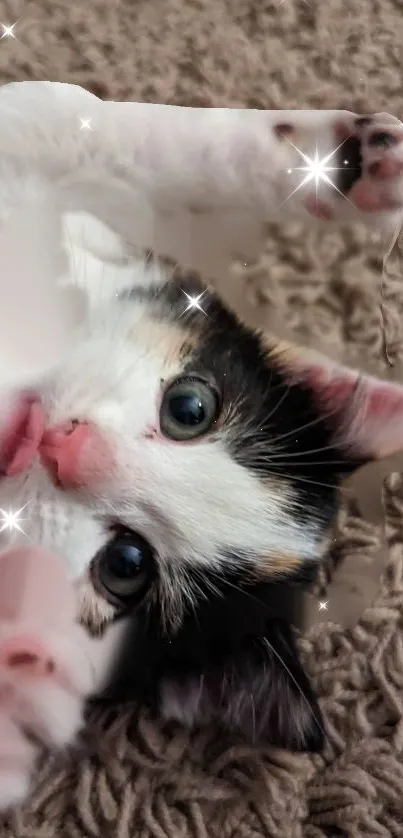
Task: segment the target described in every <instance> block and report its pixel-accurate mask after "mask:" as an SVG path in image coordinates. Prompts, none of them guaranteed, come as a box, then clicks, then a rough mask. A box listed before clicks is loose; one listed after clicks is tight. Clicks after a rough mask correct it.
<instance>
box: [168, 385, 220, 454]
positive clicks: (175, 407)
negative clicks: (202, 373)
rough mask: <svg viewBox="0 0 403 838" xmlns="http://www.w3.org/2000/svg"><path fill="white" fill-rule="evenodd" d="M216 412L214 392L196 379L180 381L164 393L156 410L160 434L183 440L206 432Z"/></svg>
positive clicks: (213, 420)
mask: <svg viewBox="0 0 403 838" xmlns="http://www.w3.org/2000/svg"><path fill="white" fill-rule="evenodd" d="M218 413H219V401H218V397H217V393H216V392H215V390H213V388H212V387H210V386H209V385H208V384H206V382H205V381H201V379H199V378H181V379H179V380H177V381H175V382H174V384H171V386H170V387H168V389H167V390H166V391H165V393H164V397H163V400H162V404H161V411H160V426H161V431H162V433H163V434H164V435H165V436H167V437H169V438H170V439H175V440H177V441H179V442H180V441H186V440H188V439H196V438H197V437H199V436H202V435H203V434H205V433H207V431H209V430H210V428H211V427H212V425H214V422H216V420H217V417H218Z"/></svg>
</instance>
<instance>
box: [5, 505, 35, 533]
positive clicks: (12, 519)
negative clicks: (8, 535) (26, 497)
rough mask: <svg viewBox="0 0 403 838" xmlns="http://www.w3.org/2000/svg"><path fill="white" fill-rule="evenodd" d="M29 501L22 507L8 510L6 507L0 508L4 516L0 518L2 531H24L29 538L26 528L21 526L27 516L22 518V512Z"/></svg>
mask: <svg viewBox="0 0 403 838" xmlns="http://www.w3.org/2000/svg"><path fill="white" fill-rule="evenodd" d="M28 503H29V501H28ZM28 503H26V504H25V505H24V506H22V507H21V509H17V510H12V509H9V510H8V512H7V511H6V510H5V509H0V515H2V518H3V520H1V519H0V533H1V532H4V530H9V531H10V532H13V531H14V530H17V531H18V532H22V533H23V535H25V536H26V538H28V536H27V534H26V532H24V529H23V527H22V526H21V524H22V523H23V521H25V520H26V519H25V518H21V513H22V512H23V511H24V509H25V508H26V507H27V506H28Z"/></svg>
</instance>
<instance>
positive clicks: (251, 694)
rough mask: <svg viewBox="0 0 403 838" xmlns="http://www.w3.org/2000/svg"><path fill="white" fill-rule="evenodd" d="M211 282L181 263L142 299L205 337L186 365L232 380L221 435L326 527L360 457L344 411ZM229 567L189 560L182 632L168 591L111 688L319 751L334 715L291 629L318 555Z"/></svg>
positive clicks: (136, 627)
mask: <svg viewBox="0 0 403 838" xmlns="http://www.w3.org/2000/svg"><path fill="white" fill-rule="evenodd" d="M204 291H206V287H205V286H204V285H203V284H202V283H201V282H200V280H199V278H198V277H197V276H195V275H191V274H185V275H181V274H180V272H179V271H176V272H174V278H173V279H172V280H170V281H169V282H168V283H167V284H165V285H162V286H158V287H156V288H151V289H150V288H149V289H134V290H133V293H132V298H133V300H138V299H140V298H141V299H147V300H148V301H149V302H150V312H151V314H152V315H153V316H155V317H156V318H158V319H162V320H166V319H167V318H168V319H170V320H172V321H173V322H175V323H176V324H177V326H178V327H179V328H180V327H181V326H183V327H184V330H187V331H188V332H189V331H190V332H192V333H194V334H195V335H196V336H197V340H196V341H195V346H196V348H194V349H192V351H191V353H190V354H189V355H188V357H187V358H186V359H185V362H184V363H185V368H184V373H186V372H187V373H189V374H196V375H201V376H203V377H205V378H207V379H213V380H214V382H215V383H216V385H217V387H218V388H219V390H220V393H221V395H222V402H223V416H224V419H223V421H222V422H220V421H219V422H218V424H217V429H216V430H215V431H214V432H213V434H216V435H217V436H220V438H221V439H222V440H223V442H224V444H225V445H226V446H227V448H228V451H229V452H230V454H231V456H232V457H233V458H234V459H236V460H237V461H238V463H240V464H241V465H242V466H244V467H245V468H246V469H248V471H250V472H252V473H254V474H255V475H256V479H257V480H261V481H263V482H265V481H267V482H268V483H269V482H270V481H273V480H274V479H278V478H280V479H281V481H282V482H284V481H285V482H288V484H289V486H290V487H292V490H293V492H292V496H293V497H294V498H295V511H294V515H295V518H296V519H299V520H300V522H302V523H305V522H309V520H310V519H311V518H312V517H313V518H314V519H315V521H316V522H318V521H321V522H322V524H323V532H324V534H325V531H326V530H327V529H328V528H329V526H330V525H331V523H332V521H333V518H334V516H335V513H336V510H337V495H338V487H339V483H340V479H341V478H342V477H343V476H344V475H346V474H347V473H349V472H350V471H352V470H353V469H354V468H355V467H357V465H358V464H359V463H358V462H352V461H351V460H350V459H349V458H348V456H347V455H346V454H345V453H344V452H343V451H342V450H340V449H339V448H337V447H336V445H335V444H334V442H333V438H334V431H335V418H334V417H332V416H329V417H325V416H323V415H321V414H320V413H319V412H318V408H317V405H316V402H315V399H314V394H313V393H312V392H311V390H310V388H309V386H308V385H305V384H304V382H301V381H300V382H298V383H292V382H290V376H289V375H287V371H286V370H283V369H281V367H280V366H279V362H278V360H277V358H276V357H275V355H273V357H270V354H269V353H268V350H267V348H266V347H264V345H263V343H262V342H261V340H260V338H259V336H258V335H257V334H255V333H254V332H253V331H252V330H250V329H248V328H247V327H245V326H244V325H242V323H241V322H240V321H239V320H238V318H237V317H236V315H235V314H233V313H232V312H230V311H229V310H228V309H227V308H226V307H225V306H224V305H223V304H222V303H221V301H220V299H219V298H218V297H217V296H216V295H215V294H214V293H213V292H210V291H206V293H204V294H203V292H204ZM200 294H203V297H202V298H201V299H200V304H201V305H202V308H203V311H199V310H198V309H196V308H192V309H190V310H187V311H186V309H187V306H188V304H189V298H188V296H186V295H189V296H191V297H193V296H194V297H197V296H198V295H200ZM251 527H253V521H251ZM230 552H231V551H230ZM224 553H225V550H224V548H223V549H222V555H224ZM319 558H320V557H319V556H318V560H319ZM257 560H258V557H257ZM221 567H222V568H225V567H227V568H232V569H233V568H234V567H237V568H238V570H237V571H234V570H232V571H229V570H226V571H224V569H223V570H222V574H223V575H222V576H221V577H220V578H218V579H217V575H214V578H213V577H212V578H211V579H209V576H208V573H206V572H205V570H203V576H201V571H200V568H199V569H197V570H196V569H195V570H194V571H192V569H191V568H187V573H188V574H189V575H190V576H191V574H192V572H193V573H194V574H195V581H196V582H197V591H198V598H197V601H196V603H194V604H193V607H192V609H189V610H188V611H187V612H186V613H185V614H184V617H183V620H182V622H181V625H180V626H179V628H177V629H176V630H175V631H171V633H169V632H168V633H167V632H166V631H164V629H163V626H162V621H161V606H160V604H159V602H158V597H157V600H156V599H155V598H154V599H151V600H150V601H149V603H148V605H146V603H143V605H141V606H140V607H139V609H138V610H137V612H136V614H135V615H133V620H132V621H131V622H130V631H129V633H128V638H127V643H126V644H125V648H124V649H123V651H122V657H121V659H120V660H119V661H118V662H117V666H116V671H115V674H114V676H113V678H112V679H111V684H110V688H109V690H108V691H107V692H106V693H105V696H104V697H114V698H115V697H116V696H119V697H123V696H124V695H126V697H132V696H133V694H135V695H138V696H142V697H143V698H144V699H145V700H146V701H147V702H148V703H149V704H150V705H151V706H153V707H155V708H160V709H161V706H162V709H163V710H164V702H165V705H166V704H167V703H168V704H169V700H167V694H169V695H170V696H171V700H172V697H174V699H175V696H176V698H177V700H178V702H179V703H180V704H182V705H183V707H184V708H185V707H186V706H189V707H190V706H191V707H192V714H193V716H192V720H193V723H195V724H198V723H203V722H205V721H208V720H209V719H215V720H216V721H218V722H220V723H222V724H224V725H225V726H226V727H227V728H231V729H233V730H236V731H238V732H239V733H241V734H242V735H243V736H246V737H247V738H248V739H249V740H252V741H257V742H261V741H264V742H271V743H273V744H275V745H278V746H282V747H286V748H290V749H292V750H319V749H320V748H321V747H322V746H323V742H324V732H323V722H322V717H321V713H320V710H319V707H318V704H317V701H316V699H315V696H314V693H313V691H312V688H311V686H310V684H309V681H308V679H307V677H306V675H305V674H304V672H303V669H302V667H301V664H300V662H299V658H298V653H297V649H296V646H295V643H294V639H293V631H292V628H291V625H292V624H293V623H295V622H298V621H296V620H295V613H296V609H297V608H298V607H299V586H300V585H301V584H302V585H304V586H305V585H307V583H308V582H309V581H310V580H309V578H308V577H309V576H312V575H313V574H314V572H315V569H316V568H315V563H310V567H309V573H308V574H307V573H306V572H305V571H306V566H304V565H303V562H302V561H301V566H300V568H299V570H298V571H297V572H296V573H295V575H294V577H293V578H292V579H289V580H288V581H287V582H285V581H283V582H281V581H276V580H275V577H272V578H270V577H269V576H268V578H267V580H266V581H262V582H259V583H257V582H255V583H253V582H252V581H251V579H250V578H248V576H247V567H248V563H247V562H246V561H245V560H243V559H242V556H234V554H233V553H231V561H229V562H228V565H226V563H225V562H223V563H222V564H221ZM249 567H250V564H249ZM224 574H225V575H224ZM197 684H199V689H200V694H199V693H197V701H196V706H194V703H195V689H196V691H197V689H198V688H197V686H196V687H195V685H197Z"/></svg>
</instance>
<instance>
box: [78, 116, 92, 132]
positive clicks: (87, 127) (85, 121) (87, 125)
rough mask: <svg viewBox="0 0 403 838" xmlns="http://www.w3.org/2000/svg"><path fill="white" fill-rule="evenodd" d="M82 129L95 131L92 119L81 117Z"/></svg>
mask: <svg viewBox="0 0 403 838" xmlns="http://www.w3.org/2000/svg"><path fill="white" fill-rule="evenodd" d="M80 123H81V125H80V131H93V130H94V129H93V127H92V125H91V119H80Z"/></svg>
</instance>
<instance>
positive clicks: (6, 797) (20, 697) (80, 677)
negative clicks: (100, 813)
mask: <svg viewBox="0 0 403 838" xmlns="http://www.w3.org/2000/svg"><path fill="white" fill-rule="evenodd" d="M77 630H78V632H80V631H81V629H79V627H77ZM77 639H79V638H78V635H77ZM90 687H91V673H90V666H89V662H88V659H87V658H85V657H84V655H83V651H82V648H81V647H80V644H79V643H77V642H74V643H73V642H71V641H67V640H66V639H64V638H55V636H54V635H53V636H52V642H51V643H48V642H47V641H46V640H45V639H44V638H43V637H41V636H40V635H39V634H38V635H36V634H35V635H34V634H17V635H16V634H13V636H9V637H8V638H5V639H4V640H3V641H1V642H0V811H2V810H5V809H7V808H9V807H10V806H15V805H17V804H19V803H22V802H23V801H24V800H25V799H26V797H27V796H28V795H29V792H30V790H31V785H32V776H33V771H34V765H35V758H36V756H37V752H38V750H39V748H40V747H41V745H46V746H47V747H49V748H62V747H65V746H67V745H69V744H71V743H73V742H74V740H75V738H76V736H77V734H78V733H79V731H80V729H81V727H82V724H83V709H84V700H85V696H86V695H87V694H88V691H89V690H90Z"/></svg>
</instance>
